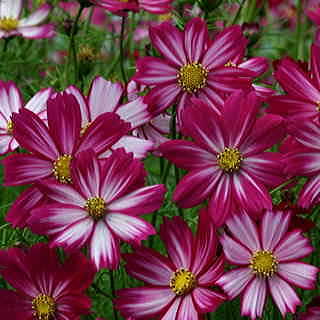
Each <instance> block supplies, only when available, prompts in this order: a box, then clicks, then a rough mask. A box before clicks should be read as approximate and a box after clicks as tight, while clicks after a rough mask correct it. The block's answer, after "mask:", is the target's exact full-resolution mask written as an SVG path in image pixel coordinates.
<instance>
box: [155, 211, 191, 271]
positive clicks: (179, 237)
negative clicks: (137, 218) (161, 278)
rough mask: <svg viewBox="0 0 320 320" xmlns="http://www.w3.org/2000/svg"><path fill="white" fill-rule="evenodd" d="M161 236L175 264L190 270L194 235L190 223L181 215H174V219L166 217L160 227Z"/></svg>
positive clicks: (177, 266)
mask: <svg viewBox="0 0 320 320" xmlns="http://www.w3.org/2000/svg"><path fill="white" fill-rule="evenodd" d="M160 238H161V239H162V241H163V242H164V244H165V246H166V249H167V252H168V256H169V258H170V259H171V260H172V262H173V264H174V266H175V267H176V268H186V269H189V270H190V266H191V262H192V249H193V248H192V245H193V236H192V232H191V230H190V228H189V227H188V225H187V224H186V223H185V222H184V221H183V220H182V219H181V218H180V217H173V219H172V220H169V219H167V218H164V222H163V224H162V225H161V227H160Z"/></svg>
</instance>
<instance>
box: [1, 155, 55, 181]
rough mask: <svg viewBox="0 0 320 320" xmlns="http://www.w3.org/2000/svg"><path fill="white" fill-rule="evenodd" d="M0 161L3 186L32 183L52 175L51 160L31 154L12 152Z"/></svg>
mask: <svg viewBox="0 0 320 320" xmlns="http://www.w3.org/2000/svg"><path fill="white" fill-rule="evenodd" d="M2 163H3V164H4V185H5V186H9V185H10V186H16V185H21V184H28V183H33V182H35V181H38V180H40V179H44V178H47V177H49V176H51V175H52V169H53V167H52V162H51V161H49V160H45V159H41V158H39V157H38V156H36V155H32V154H12V155H10V156H9V157H7V158H5V159H3V160H2Z"/></svg>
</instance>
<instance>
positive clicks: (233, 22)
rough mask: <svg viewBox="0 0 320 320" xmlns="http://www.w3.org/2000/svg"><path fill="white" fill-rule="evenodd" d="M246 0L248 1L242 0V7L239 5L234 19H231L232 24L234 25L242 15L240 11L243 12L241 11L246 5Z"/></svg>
mask: <svg viewBox="0 0 320 320" xmlns="http://www.w3.org/2000/svg"><path fill="white" fill-rule="evenodd" d="M245 1H246V0H242V1H241V3H240V7H239V9H238V11H237V13H236V15H235V16H234V18H233V20H232V21H231V23H230V26H232V25H234V24H236V23H237V21H238V19H239V17H240V13H241V11H242V8H243V6H244V3H245Z"/></svg>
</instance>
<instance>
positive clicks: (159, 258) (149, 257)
mask: <svg viewBox="0 0 320 320" xmlns="http://www.w3.org/2000/svg"><path fill="white" fill-rule="evenodd" d="M205 215H206V214H205V213H204V211H203V212H202V213H201V216H202V217H201V220H200V224H199V227H198V230H197V234H196V236H195V237H194V236H193V235H192V231H191V229H190V228H189V227H188V225H187V224H186V223H185V222H184V221H183V220H182V219H181V218H180V217H174V218H173V219H172V220H169V219H167V218H164V223H163V224H162V226H161V229H160V238H161V239H162V241H163V242H164V244H165V246H166V248H167V252H168V257H166V256H163V255H160V254H159V253H158V252H156V251H154V250H153V249H149V248H143V247H142V248H139V249H137V250H136V251H135V252H134V253H132V254H126V255H125V257H124V258H125V260H126V262H127V265H126V270H127V272H128V273H129V274H130V275H131V276H133V277H135V278H137V279H139V280H141V281H144V282H145V283H146V286H145V287H139V288H130V289H122V290H119V291H118V292H117V294H118V298H117V299H116V301H115V306H116V308H117V309H119V310H120V312H121V314H122V315H123V316H124V317H129V316H133V317H134V318H135V319H138V320H140V319H141V320H149V319H151V318H152V319H161V320H164V319H170V320H175V319H176V320H178V319H192V320H198V319H200V318H201V319H202V317H201V315H203V314H205V313H207V312H211V311H214V310H215V309H216V308H217V307H218V306H219V305H220V304H221V303H222V302H223V301H224V300H225V295H224V294H222V293H219V292H217V291H213V290H212V289H211V287H212V286H213V285H216V283H217V281H218V279H219V278H220V277H221V275H222V272H223V267H224V259H223V257H222V256H220V257H219V258H217V259H216V247H217V241H216V235H215V230H214V228H211V227H210V228H208V220H209V219H208V218H207V217H205V218H204V216H205ZM209 226H210V224H209Z"/></svg>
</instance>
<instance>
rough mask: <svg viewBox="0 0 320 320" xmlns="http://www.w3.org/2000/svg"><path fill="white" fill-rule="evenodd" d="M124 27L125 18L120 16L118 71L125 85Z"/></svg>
mask: <svg viewBox="0 0 320 320" xmlns="http://www.w3.org/2000/svg"><path fill="white" fill-rule="evenodd" d="M125 27H126V16H122V19H121V32H120V70H121V75H122V80H123V82H124V83H127V82H128V80H127V75H126V72H125V70H124V61H125V59H124V31H125Z"/></svg>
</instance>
